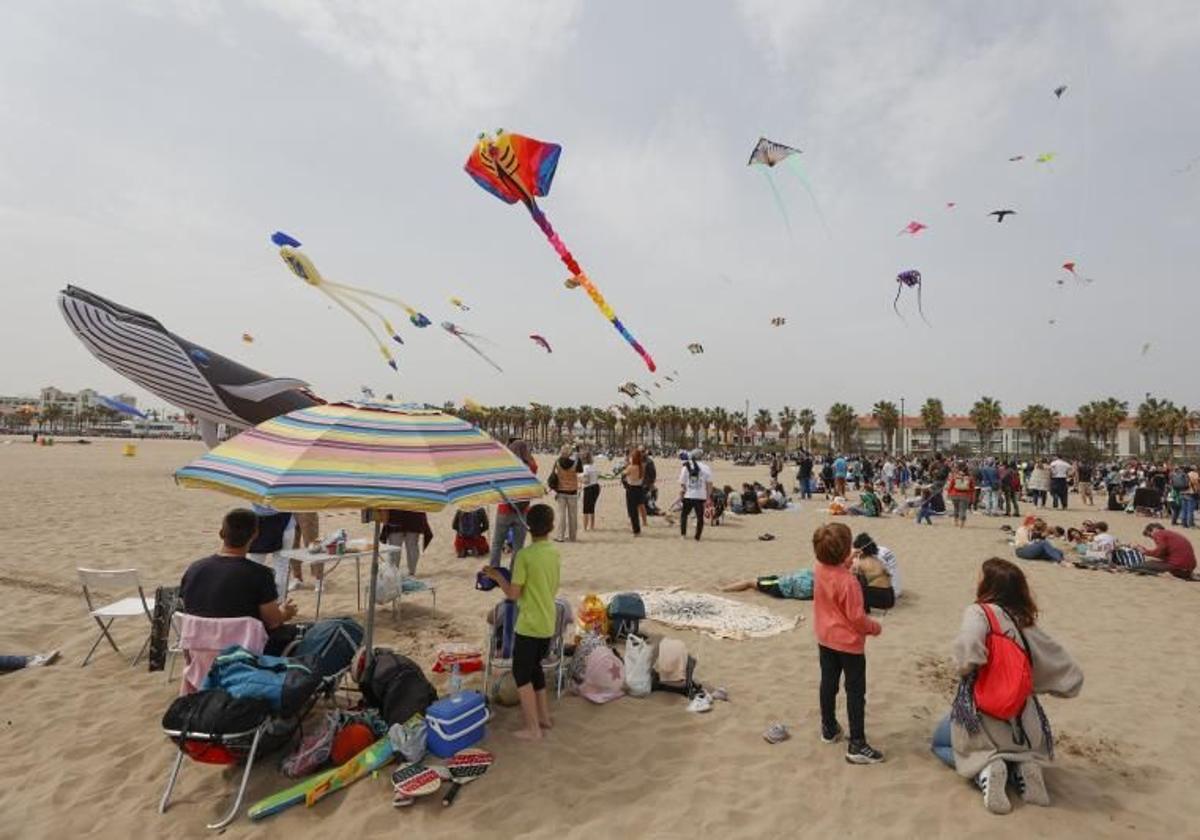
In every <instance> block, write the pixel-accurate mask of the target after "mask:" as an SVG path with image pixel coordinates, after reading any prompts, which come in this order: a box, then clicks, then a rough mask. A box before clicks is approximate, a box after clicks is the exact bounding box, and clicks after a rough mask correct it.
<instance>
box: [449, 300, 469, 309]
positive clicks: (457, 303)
mask: <svg viewBox="0 0 1200 840" xmlns="http://www.w3.org/2000/svg"><path fill="white" fill-rule="evenodd" d="M450 303H451V304H452V305H453V306H457V307H458V308H459V309H461V310H462V311H463V312H470V311H471V307H469V306H467V305H466V304H465V303H463V299H462V298H460V297H452V298H450Z"/></svg>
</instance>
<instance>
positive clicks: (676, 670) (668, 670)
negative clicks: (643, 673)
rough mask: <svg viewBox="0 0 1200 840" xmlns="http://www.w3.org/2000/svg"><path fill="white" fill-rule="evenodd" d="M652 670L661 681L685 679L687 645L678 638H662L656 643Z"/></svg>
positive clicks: (681, 680) (669, 681)
mask: <svg viewBox="0 0 1200 840" xmlns="http://www.w3.org/2000/svg"><path fill="white" fill-rule="evenodd" d="M654 670H656V671H658V678H659V679H660V680H661V681H662V682H665V683H677V682H683V681H684V680H685V679H687V646H686V645H685V644H684V643H683V642H681V641H679V639H663V640H662V641H661V642H659V643H658V661H657V662H656V663H655V668H654Z"/></svg>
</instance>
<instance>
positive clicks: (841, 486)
mask: <svg viewBox="0 0 1200 840" xmlns="http://www.w3.org/2000/svg"><path fill="white" fill-rule="evenodd" d="M849 472H850V465H849V464H848V463H847V462H846V456H845V455H842V454H841V453H839V454H838V456H837V457H836V458H834V459H833V495H834V496H835V497H837V498H841V499H844V498H846V476H847V475H849Z"/></svg>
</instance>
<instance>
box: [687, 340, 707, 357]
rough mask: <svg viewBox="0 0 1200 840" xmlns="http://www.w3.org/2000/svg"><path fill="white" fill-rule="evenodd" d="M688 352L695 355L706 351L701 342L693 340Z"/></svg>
mask: <svg viewBox="0 0 1200 840" xmlns="http://www.w3.org/2000/svg"><path fill="white" fill-rule="evenodd" d="M687 349H688V352H689V353H691V354H692V355H693V356H695V355H697V354H699V353H703V352H704V345H703V344H700V343H699V342H692V343H691V344H689V345H688V346H687Z"/></svg>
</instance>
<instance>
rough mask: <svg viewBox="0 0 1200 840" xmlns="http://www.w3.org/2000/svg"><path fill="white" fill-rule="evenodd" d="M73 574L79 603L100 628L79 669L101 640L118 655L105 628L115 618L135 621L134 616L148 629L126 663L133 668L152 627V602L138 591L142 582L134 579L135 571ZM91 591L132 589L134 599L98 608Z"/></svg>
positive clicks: (122, 600) (107, 629)
mask: <svg viewBox="0 0 1200 840" xmlns="http://www.w3.org/2000/svg"><path fill="white" fill-rule="evenodd" d="M75 571H76V572H77V573H78V574H79V583H80V584H81V585H82V586H83V600H84V601H86V602H87V609H88V615H90V616H91V617H92V619H93V620H94V621H95V622H96V624H97V626H99V628H100V635H98V636H97V637H96V641H95V642H94V643H93V644H92V649H91V650H89V651H88V654H87V656H85V657H84V658H83V662H82V663H81V667H82V666H84V665H87V664H88V663H89V662H91V660H92V655H93V654H94V653H95V652H96V648H97V647H99V646H100V642H102V641H104V640H105V639H108V643H109V644H110V645H112V649H113V650H114V651H116V652H117V653H120V652H121V649H120V648H119V647H117V643H116V641H115V640H114V639H113V637H112V633H110V632H109V628H111V627H112V625H113V622H114V621H116V620H117V619H118V618H136V617H137V616H142V617H144V618H145V619H146V624H147V625H148V626H147V631H146V641H144V642H142V646H141V648H139V649H138V653H137V656H135V657H134V658H133V662H131V663H130V665H134V666H136V665H137V664H138V661H139V660H140V659H141V658H142V654H143V653H145V652H146V648H147V647H148V646H149V644H150V632H149V631H150V627H153V625H154V598H153V596H151V597H147V596H146V591H145V590H144V589H143V588H142V582H141V579H140V578H139V577H138V573H137V569H111V570H110V569H76V570H75ZM93 588H97V589H114V588H115V589H122V590H126V591H130V590H134V589H136V590H137V596H136V597H134V596H133V595H130V596H127V597H125V598H121V599H120V600H117V601H113V602H112V603H109V604H105V605H103V606H99V607H98V606H96V603H95V602H94V601H93V600H92V589H93Z"/></svg>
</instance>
